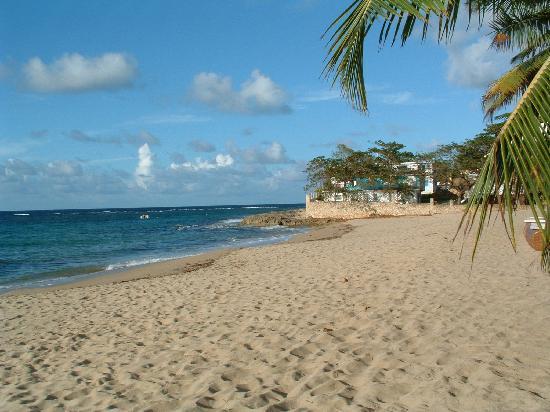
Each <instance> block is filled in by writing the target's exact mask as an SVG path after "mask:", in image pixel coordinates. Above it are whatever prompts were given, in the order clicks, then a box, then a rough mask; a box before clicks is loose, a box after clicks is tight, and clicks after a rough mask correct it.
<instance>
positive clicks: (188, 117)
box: [123, 113, 210, 125]
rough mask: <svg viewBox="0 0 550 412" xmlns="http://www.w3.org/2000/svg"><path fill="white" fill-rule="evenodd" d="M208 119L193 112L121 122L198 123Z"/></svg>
mask: <svg viewBox="0 0 550 412" xmlns="http://www.w3.org/2000/svg"><path fill="white" fill-rule="evenodd" d="M209 120H210V119H208V118H207V117H201V116H197V115H194V114H175V113H172V114H159V115H153V116H144V117H140V118H139V119H136V120H132V121H128V122H125V123H123V124H124V125H127V124H141V123H145V124H185V123H199V122H207V121H209Z"/></svg>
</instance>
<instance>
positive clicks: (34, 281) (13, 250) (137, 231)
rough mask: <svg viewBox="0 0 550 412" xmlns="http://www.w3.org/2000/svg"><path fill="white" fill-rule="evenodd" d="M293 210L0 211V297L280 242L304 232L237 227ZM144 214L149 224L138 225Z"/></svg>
mask: <svg viewBox="0 0 550 412" xmlns="http://www.w3.org/2000/svg"><path fill="white" fill-rule="evenodd" d="M298 207H303V205H302V204H293V205H275V204H273V205H244V206H234V205H228V206H196V207H173V208H169V207H166V208H139V209H91V210H43V211H32V210H31V211H18V212H0V293H1V292H6V291H9V290H12V289H14V288H20V287H40V286H49V285H54V284H59V283H66V282H70V281H74V280H76V279H79V278H81V277H84V276H90V274H94V273H98V272H103V271H113V270H119V269H124V268H128V267H131V266H137V265H141V264H145V263H152V262H158V261H162V260H167V259H174V258H178V257H184V256H191V255H196V254H198V253H201V252H205V251H209V250H212V249H218V248H223V247H242V246H253V245H261V244H267V243H275V242H280V241H284V240H286V239H288V238H289V237H290V236H292V235H294V234H297V233H300V232H303V231H304V229H297V228H286V227H281V226H276V227H267V228H255V227H242V226H240V225H239V222H240V221H241V219H242V218H243V217H244V216H247V215H250V214H256V213H265V212H270V211H277V210H287V209H295V208H298ZM143 214H147V215H149V219H140V216H141V215H143Z"/></svg>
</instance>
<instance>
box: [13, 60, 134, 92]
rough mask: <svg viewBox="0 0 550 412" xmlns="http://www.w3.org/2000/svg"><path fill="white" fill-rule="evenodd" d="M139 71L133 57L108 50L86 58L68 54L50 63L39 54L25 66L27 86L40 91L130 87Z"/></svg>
mask: <svg viewBox="0 0 550 412" xmlns="http://www.w3.org/2000/svg"><path fill="white" fill-rule="evenodd" d="M136 74H137V66H136V62H135V60H134V59H133V58H131V57H129V56H127V55H125V54H121V53H105V54H103V55H101V56H99V57H92V58H87V57H84V56H82V55H80V54H78V53H72V54H65V55H63V56H62V57H61V58H59V59H57V60H55V61H54V62H52V63H50V64H46V63H44V62H43V61H42V59H40V58H39V57H34V58H32V59H30V60H29V61H28V62H27V63H26V64H25V65H24V67H23V77H24V84H25V86H26V87H27V88H28V89H30V90H32V91H34V92H38V93H67V92H69V93H70V92H82V91H88V90H101V89H118V88H122V87H129V86H131V85H132V82H133V80H134V78H135V76H136Z"/></svg>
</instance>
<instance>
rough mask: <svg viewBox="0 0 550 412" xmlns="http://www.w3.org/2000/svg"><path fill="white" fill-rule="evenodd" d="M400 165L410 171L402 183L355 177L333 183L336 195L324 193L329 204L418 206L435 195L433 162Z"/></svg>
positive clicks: (400, 180) (400, 179) (402, 179)
mask: <svg viewBox="0 0 550 412" xmlns="http://www.w3.org/2000/svg"><path fill="white" fill-rule="evenodd" d="M400 166H404V167H406V168H407V169H408V170H410V171H411V174H410V175H404V176H401V177H400V178H399V179H398V181H399V183H398V184H397V185H395V187H392V186H391V185H389V184H388V183H386V182H384V181H383V180H382V179H365V178H356V179H354V180H353V181H349V182H338V181H336V179H333V180H332V182H331V183H332V186H333V187H334V188H335V190H334V191H333V192H327V191H324V192H322V197H323V199H324V200H326V201H331V202H343V201H363V202H400V203H419V202H420V198H421V196H422V195H433V194H434V193H435V190H436V188H437V184H436V183H435V181H434V177H433V166H432V163H430V162H404V163H401V165H400Z"/></svg>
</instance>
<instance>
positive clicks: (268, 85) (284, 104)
mask: <svg viewBox="0 0 550 412" xmlns="http://www.w3.org/2000/svg"><path fill="white" fill-rule="evenodd" d="M191 96H192V98H193V99H195V100H197V101H199V102H201V103H204V104H206V105H208V106H211V107H214V108H216V109H218V110H220V111H223V112H233V113H245V114H274V113H289V112H290V111H291V109H290V107H289V105H288V96H287V94H286V93H285V91H284V90H283V89H282V88H281V87H279V86H278V85H277V84H276V83H275V82H274V81H273V80H271V79H270V78H269V77H267V76H265V75H264V74H262V73H261V72H260V71H259V70H254V71H252V73H251V75H250V78H249V79H248V80H246V81H245V82H244V83H243V84H242V85H241V88H240V89H239V90H234V89H233V84H232V80H231V78H230V77H228V76H221V75H219V74H216V73H199V74H198V75H196V76H195V78H194V79H193V84H192V86H191Z"/></svg>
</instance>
